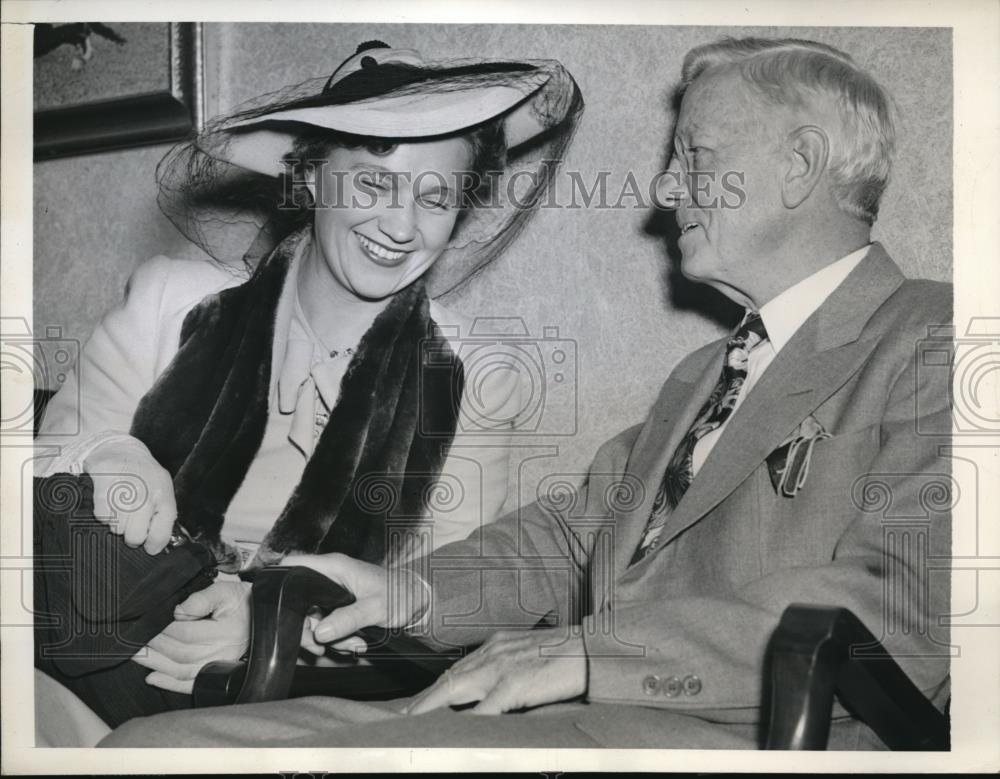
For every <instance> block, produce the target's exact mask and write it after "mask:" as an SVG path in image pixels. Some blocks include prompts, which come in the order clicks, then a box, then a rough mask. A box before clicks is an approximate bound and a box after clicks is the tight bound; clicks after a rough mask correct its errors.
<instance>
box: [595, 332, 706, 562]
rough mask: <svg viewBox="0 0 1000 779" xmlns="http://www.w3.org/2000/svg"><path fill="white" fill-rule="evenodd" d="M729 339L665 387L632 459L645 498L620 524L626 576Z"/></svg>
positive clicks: (618, 555)
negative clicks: (675, 454) (665, 475)
mask: <svg viewBox="0 0 1000 779" xmlns="http://www.w3.org/2000/svg"><path fill="white" fill-rule="evenodd" d="M725 345H726V339H722V340H720V341H719V342H718V343H717V344H714V345H712V346H711V347H708V348H706V349H704V350H703V353H701V354H694V355H692V357H691V358H690V360H689V361H688V364H686V365H683V366H682V367H679V368H678V370H677V371H675V372H674V373H672V374H671V375H670V378H668V379H667V382H666V384H664V386H663V390H662V392H660V397H659V398H658V399H657V401H656V404H655V405H654V406H653V410H652V412H651V413H650V416H649V421H648V422H647V423H646V426H645V428H643V431H642V433H641V435H640V436H639V438H638V439H637V440H636V443H635V446H634V447H633V449H632V453H631V454H630V455H629V460H628V465H627V466H626V473H628V474H630V475H631V476H633V477H634V478H637V479H639V480H640V483H641V484H642V487H643V489H644V491H645V493H644V499H643V500H642V501H641V502H640V503H639V504H638V505H637V506H636V507H635V508H634V509H632V510H631V511H629V512H627V513H625V514H623V515H621V516H620V517H619V519H618V522H617V523H616V527H617V528H618V535H619V537H618V539H617V541H616V545H615V569H616V570H617V571H619V572H624V571H625V569H626V568H627V567H628V563H629V560H630V559H631V557H632V553H633V552H634V551H635V548H636V547H637V546H638V545H639V538H640V536H641V535H642V531H643V530H644V529H645V527H646V520H647V519H648V517H649V513H650V511H652V508H653V501H654V500H655V499H656V491H657V490H658V489H659V487H660V482H661V481H662V480H663V472H664V470H665V469H666V467H667V463H668V462H669V461H670V457H671V455H672V454H673V452H674V450H675V449H676V448H677V446H678V444H680V442H681V438H683V437H684V435H685V433H687V431H688V428H689V427H690V426H691V425H692V423H693V422H694V420H695V417H696V416H697V414H698V411H699V410H700V409H701V406H702V404H703V403H704V402H705V399H706V398H707V397H708V396H709V393H711V391H712V388H713V387H714V386H715V382H716V381H717V380H718V378H719V373H720V372H721V370H722V356H723V354H724V353H725Z"/></svg>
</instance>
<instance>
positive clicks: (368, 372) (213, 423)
mask: <svg viewBox="0 0 1000 779" xmlns="http://www.w3.org/2000/svg"><path fill="white" fill-rule="evenodd" d="M302 239H303V234H301V233H296V234H293V235H291V236H289V237H288V238H287V239H286V240H284V241H283V242H282V243H281V244H280V245H279V246H278V247H277V248H276V249H275V250H274V251H273V252H272V253H271V255H270V256H269V257H268V258H267V260H266V261H264V262H262V263H261V264H260V265H259V266H258V267H257V269H256V271H255V272H254V274H253V276H252V277H251V278H250V280H249V281H247V282H246V283H244V284H242V285H240V286H238V287H233V288H231V289H226V290H223V291H222V292H220V293H218V294H217V295H212V296H209V297H207V298H205V299H204V300H203V301H202V302H201V303H199V304H198V305H197V306H195V308H193V309H192V310H191V311H190V312H189V313H188V315H187V316H186V318H185V320H184V324H183V327H182V330H181V337H180V349H179V350H178V352H177V354H176V356H175V357H174V359H173V361H172V362H171V363H170V365H169V366H168V367H167V369H166V370H165V371H164V372H163V374H162V375H161V376H160V377H159V379H158V380H157V381H156V383H155V384H154V385H153V387H152V388H151V389H150V390H149V392H148V393H146V395H145V396H144V397H143V398H142V400H141V401H140V402H139V406H138V408H137V409H136V412H135V415H134V417H133V419H132V429H131V434H132V435H134V436H135V437H136V438H138V439H140V440H141V441H143V442H144V443H145V444H146V446H148V447H149V450H150V451H151V452H152V454H153V456H154V457H155V458H156V459H157V460H158V461H159V462H160V464H161V465H163V467H164V468H166V469H167V470H168V471H169V472H170V474H171V475H172V476H173V480H174V491H175V493H176V497H177V509H178V522H179V523H180V525H181V526H182V527H183V528H184V529H185V530H186V531H187V533H188V534H189V535H190V536H191V537H192V538H193V539H194V540H196V541H199V542H201V543H204V544H206V545H208V546H209V547H210V548H211V549H212V551H213V552H214V553H215V555H216V559H217V560H218V561H219V565H220V570H226V571H234V570H238V569H239V567H240V561H239V554H238V552H237V551H236V550H235V549H234V548H233V547H232V545H230V544H228V543H226V542H225V541H223V539H222V538H221V530H222V526H223V521H224V518H225V513H226V509H227V508H228V506H229V503H230V501H231V500H232V498H233V496H234V495H235V494H236V492H237V490H238V489H239V487H240V484H241V483H242V481H243V479H244V477H245V476H246V473H247V470H248V468H249V467H250V463H251V462H252V461H253V458H254V457H255V455H256V453H257V450H258V448H259V447H260V444H261V441H262V440H263V437H264V429H265V426H266V424H267V415H268V395H269V391H270V380H271V370H272V366H271V350H272V342H273V339H274V324H275V314H276V311H277V306H278V300H279V299H280V297H281V292H282V288H283V287H284V283H285V279H286V278H287V276H288V269H289V266H290V263H291V259H292V257H293V255H294V252H295V251H296V249H297V246H298V242H299V241H300V240H302ZM464 381H465V379H464V373H463V368H462V363H461V361H460V360H459V359H458V357H457V356H456V355H455V354H454V352H453V351H452V349H451V348H450V345H449V344H448V342H447V340H446V339H445V338H444V337H443V336H441V334H440V333H439V332H438V329H437V326H436V325H435V324H434V322H433V320H432V319H431V317H430V309H429V301H428V299H427V294H426V292H425V289H424V285H423V281H422V280H418V281H417V282H415V283H414V284H412V285H410V286H409V287H407V288H406V289H405V290H403V291H401V292H399V293H397V295H396V296H395V298H394V299H393V300H392V301H391V302H390V303H389V305H388V306H386V308H385V309H384V310H383V311H382V313H380V314H379V315H378V317H377V318H376V319H375V321H374V322H373V323H372V326H371V327H370V328H369V330H368V332H367V333H365V335H364V337H363V338H362V339H361V342H360V344H359V345H358V348H357V350H356V352H355V354H354V356H353V358H352V360H351V362H350V364H349V366H348V368H347V372H346V373H345V375H344V378H343V380H342V382H341V392H340V399H339V400H338V402H337V405H336V407H335V408H334V409H333V410H332V411H331V414H330V419H329V421H328V423H327V425H326V427H325V428H324V430H323V433H322V435H321V436H320V438H319V441H318V442H317V443H316V447H315V450H314V451H313V454H312V456H311V457H310V458H309V461H308V462H307V463H306V466H305V470H304V472H303V474H302V478H301V480H300V482H299V484H298V485H297V486H296V487H295V490H294V491H293V492H292V495H291V497H290V498H289V500H288V503H287V504H286V505H285V507H284V509H283V510H282V511H281V513H280V515H279V516H278V517H277V518H276V521H275V523H274V526H273V527H272V528H271V530H270V531H269V532H268V534H267V536H266V537H265V539H264V541H263V543H262V544H261V547H260V549H259V550H258V553H257V557H256V558H255V560H254V561H253V563H252V564H251V567H259V566H262V565H273V564H276V563H278V562H280V561H281V559H282V557H283V556H284V555H285V554H287V553H288V552H292V551H298V552H321V553H324V552H341V553H343V554H346V555H349V556H351V557H355V558H359V559H362V560H366V561H368V562H375V563H380V562H383V561H384V560H385V558H386V556H387V554H392V552H393V551H396V552H402V551H403V550H402V549H401V548H400V547H399V546H398V543H397V542H396V541H391V540H390V541H388V543H387V539H391V538H393V537H395V538H397V539H398V538H400V536H399V533H400V531H402V532H403V535H404V536H405V534H406V532H408V531H412V530H414V529H415V528H416V526H418V525H419V524H420V522H421V519H422V518H423V516H424V514H425V508H426V504H427V497H428V496H429V495H430V494H431V489H432V487H433V484H434V483H435V482H436V480H437V478H438V476H439V475H440V472H441V467H442V465H443V464H444V460H445V457H446V456H447V453H448V448H449V446H450V444H451V441H452V438H453V437H454V433H455V428H456V424H457V420H458V413H459V404H460V402H461V397H462V390H463V387H464ZM275 413H277V412H275ZM394 533H395V534H396V535H395V536H393V534H394Z"/></svg>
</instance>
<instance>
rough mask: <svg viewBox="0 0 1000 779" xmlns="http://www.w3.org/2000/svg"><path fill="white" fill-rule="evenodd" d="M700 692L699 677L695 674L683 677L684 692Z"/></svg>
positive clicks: (687, 693)
mask: <svg viewBox="0 0 1000 779" xmlns="http://www.w3.org/2000/svg"><path fill="white" fill-rule="evenodd" d="M700 692H701V679H699V678H698V677H697V676H685V677H684V694H685V695H697V694H698V693H700Z"/></svg>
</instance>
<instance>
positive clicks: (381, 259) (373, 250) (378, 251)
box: [355, 233, 410, 268]
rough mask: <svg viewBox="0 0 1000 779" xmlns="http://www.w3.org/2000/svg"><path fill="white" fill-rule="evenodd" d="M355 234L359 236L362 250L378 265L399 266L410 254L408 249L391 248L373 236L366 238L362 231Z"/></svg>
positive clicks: (386, 266)
mask: <svg viewBox="0 0 1000 779" xmlns="http://www.w3.org/2000/svg"><path fill="white" fill-rule="evenodd" d="M355 235H356V236H358V244H359V245H360V246H361V249H362V251H363V252H364V253H365V254H366V255H368V258H369V259H370V260H371V261H372V262H374V263H375V264H376V265H381V266H382V267H384V268H398V267H399V266H400V265H402V264H403V263H404V262H406V258H407V257H408V256H409V254H410V252H407V251H399V250H397V249H390V248H388V247H387V246H383V245H382V244H380V243H376V242H375V241H373V240H371V238H366V237H365V236H363V235H362V234H361V233H355Z"/></svg>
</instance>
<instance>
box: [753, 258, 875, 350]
mask: <svg viewBox="0 0 1000 779" xmlns="http://www.w3.org/2000/svg"><path fill="white" fill-rule="evenodd" d="M870 248H871V244H868V245H867V246H862V247H861V248H860V249H858V250H857V251H853V252H851V253H850V254H848V255H847V256H846V257H841V258H840V259H839V260H837V261H836V262H831V263H830V264H829V265H827V266H826V267H824V268H820V269H819V270H818V271H816V272H815V273H813V274H812V275H811V276H806V277H805V278H804V279H802V281H800V282H798V283H797V284H793V285H792V286H790V287H789V288H788V289H786V290H785V291H784V292H782V293H781V294H780V295H778V296H776V297H774V298H772V299H771V300H769V301H768V302H767V303H765V304H764V305H763V306H761V307H760V318H761V319H762V320H764V327H765V328H766V329H767V338H768V341H770V342H771V346H772V348H773V349H774V351H775V353H777V352H780V351H781V349H782V348H783V347H784V346H785V344H787V343H788V342H789V341H790V340H791V339H792V336H793V335H795V333H796V332H797V331H798V329H799V328H800V327H802V324H803V323H804V322H805V321H806V320H807V319H808V318H809V317H810V316H812V315H813V314H814V313H815V312H816V310H817V309H818V308H819V307H820V306H821V305H823V302H824V301H825V300H826V299H827V298H828V297H830V294H831V293H832V292H833V291H834V290H835V289H836V288H837V287H839V286H840V285H841V283H842V282H843V281H844V279H846V278H847V276H848V275H849V274H850V272H851V271H852V270H854V268H855V267H856V266H857V265H858V263H860V262H861V260H863V259H864V258H865V255H866V254H868V250H869V249H870Z"/></svg>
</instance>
